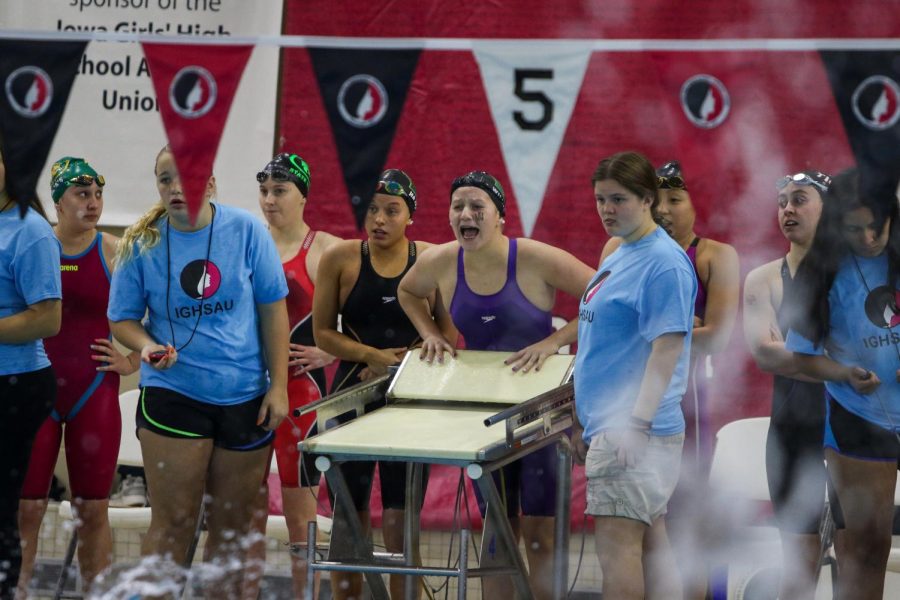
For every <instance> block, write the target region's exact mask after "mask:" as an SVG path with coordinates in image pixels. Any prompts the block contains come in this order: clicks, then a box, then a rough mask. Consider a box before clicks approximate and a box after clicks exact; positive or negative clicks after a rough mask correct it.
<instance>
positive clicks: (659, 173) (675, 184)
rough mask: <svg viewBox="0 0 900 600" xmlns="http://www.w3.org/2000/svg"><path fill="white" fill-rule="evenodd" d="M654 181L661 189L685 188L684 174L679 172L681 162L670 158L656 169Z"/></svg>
mask: <svg viewBox="0 0 900 600" xmlns="http://www.w3.org/2000/svg"><path fill="white" fill-rule="evenodd" d="M656 182H657V185H658V186H659V189H661V190H685V191H687V185H686V184H685V183H684V175H682V173H681V163H679V162H678V161H677V160H670V161H669V162H667V163H666V164H664V165H663V166H661V167H660V168H658V169H657V170H656Z"/></svg>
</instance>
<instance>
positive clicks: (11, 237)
mask: <svg viewBox="0 0 900 600" xmlns="http://www.w3.org/2000/svg"><path fill="white" fill-rule="evenodd" d="M59 254H60V245H59V240H57V239H56V236H55V235H53V229H52V228H51V227H50V224H49V223H47V221H46V219H44V218H43V217H42V216H41V215H39V214H38V213H36V212H35V211H34V210H32V209H30V208H29V209H28V212H26V213H25V218H24V219H20V218H19V209H18V208H17V207H13V209H12V210H6V211H3V212H2V213H0V318H3V317H9V316H11V315H15V314H18V313H20V312H22V311H24V310H25V309H26V308H27V307H28V306H29V305H31V304H37V303H38V302H41V301H43V300H50V299H53V298H62V284H61V283H60V278H59ZM48 366H50V360H49V359H48V358H47V354H46V353H45V352H44V344H43V342H42V341H41V340H34V341H31V342H25V343H24V344H0V375H12V374H15V373H30V372H31V371H37V370H38V369H43V368H45V367H48Z"/></svg>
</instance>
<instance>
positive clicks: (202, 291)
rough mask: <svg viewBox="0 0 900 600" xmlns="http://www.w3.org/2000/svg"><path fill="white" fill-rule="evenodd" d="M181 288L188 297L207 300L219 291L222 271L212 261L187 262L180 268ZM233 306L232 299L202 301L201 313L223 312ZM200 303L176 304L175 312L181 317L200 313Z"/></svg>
mask: <svg viewBox="0 0 900 600" xmlns="http://www.w3.org/2000/svg"><path fill="white" fill-rule="evenodd" d="M180 282H181V289H182V290H183V291H184V293H185V294H187V295H188V297H190V298H193V299H194V300H207V299H209V298H212V297H213V296H214V295H215V294H216V292H218V291H219V286H220V285H221V284H222V273H221V272H220V271H219V267H217V266H216V265H215V263H213V262H212V261H209V262H207V261H205V260H203V259H198V260H195V261H191V262H189V263H188V264H187V265H185V267H184V268H183V269H182V270H181V277H180ZM232 308H234V300H225V301H222V302H215V303H203V309H202V310H203V314H204V315H211V314H213V313H218V312H224V311H226V310H231V309H232ZM200 310H201V308H200V304H196V305H194V306H176V307H175V314H176V316H178V317H181V318H188V317H191V316H195V315H197V314H199V313H200Z"/></svg>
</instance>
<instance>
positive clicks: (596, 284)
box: [578, 270, 612, 323]
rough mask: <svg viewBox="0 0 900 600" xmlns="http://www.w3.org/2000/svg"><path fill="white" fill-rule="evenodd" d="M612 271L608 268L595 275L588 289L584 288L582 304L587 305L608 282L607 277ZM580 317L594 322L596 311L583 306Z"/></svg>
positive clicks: (579, 312)
mask: <svg viewBox="0 0 900 600" xmlns="http://www.w3.org/2000/svg"><path fill="white" fill-rule="evenodd" d="M611 272H612V271H609V270H606V271H603V272H602V273H600V274H599V275H597V276H596V277H594V279H593V281H591V282H590V283H589V284H588V286H587V289H586V290H584V294H583V295H582V296H581V305H582V306H587V304H588V302H590V301H591V300H592V299H593V298H594V296H595V295H596V294H597V292H598V291H599V290H600V288H601V286H603V284H604V283H606V280H607V278H609V274H610V273H611ZM578 319H579V320H581V321H587V322H588V323H593V321H594V311H592V310H588V309H586V308H582V309H581V310H579V311H578Z"/></svg>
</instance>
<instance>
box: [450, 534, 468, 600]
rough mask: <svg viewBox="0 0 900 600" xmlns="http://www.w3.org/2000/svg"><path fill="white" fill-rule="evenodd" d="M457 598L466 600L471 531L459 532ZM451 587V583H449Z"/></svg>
mask: <svg viewBox="0 0 900 600" xmlns="http://www.w3.org/2000/svg"><path fill="white" fill-rule="evenodd" d="M456 583H457V587H456V598H457V600H466V588H467V587H468V583H469V530H468V529H461V530H460V531H459V576H458V577H457V579H456ZM448 585H449V582H448Z"/></svg>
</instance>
